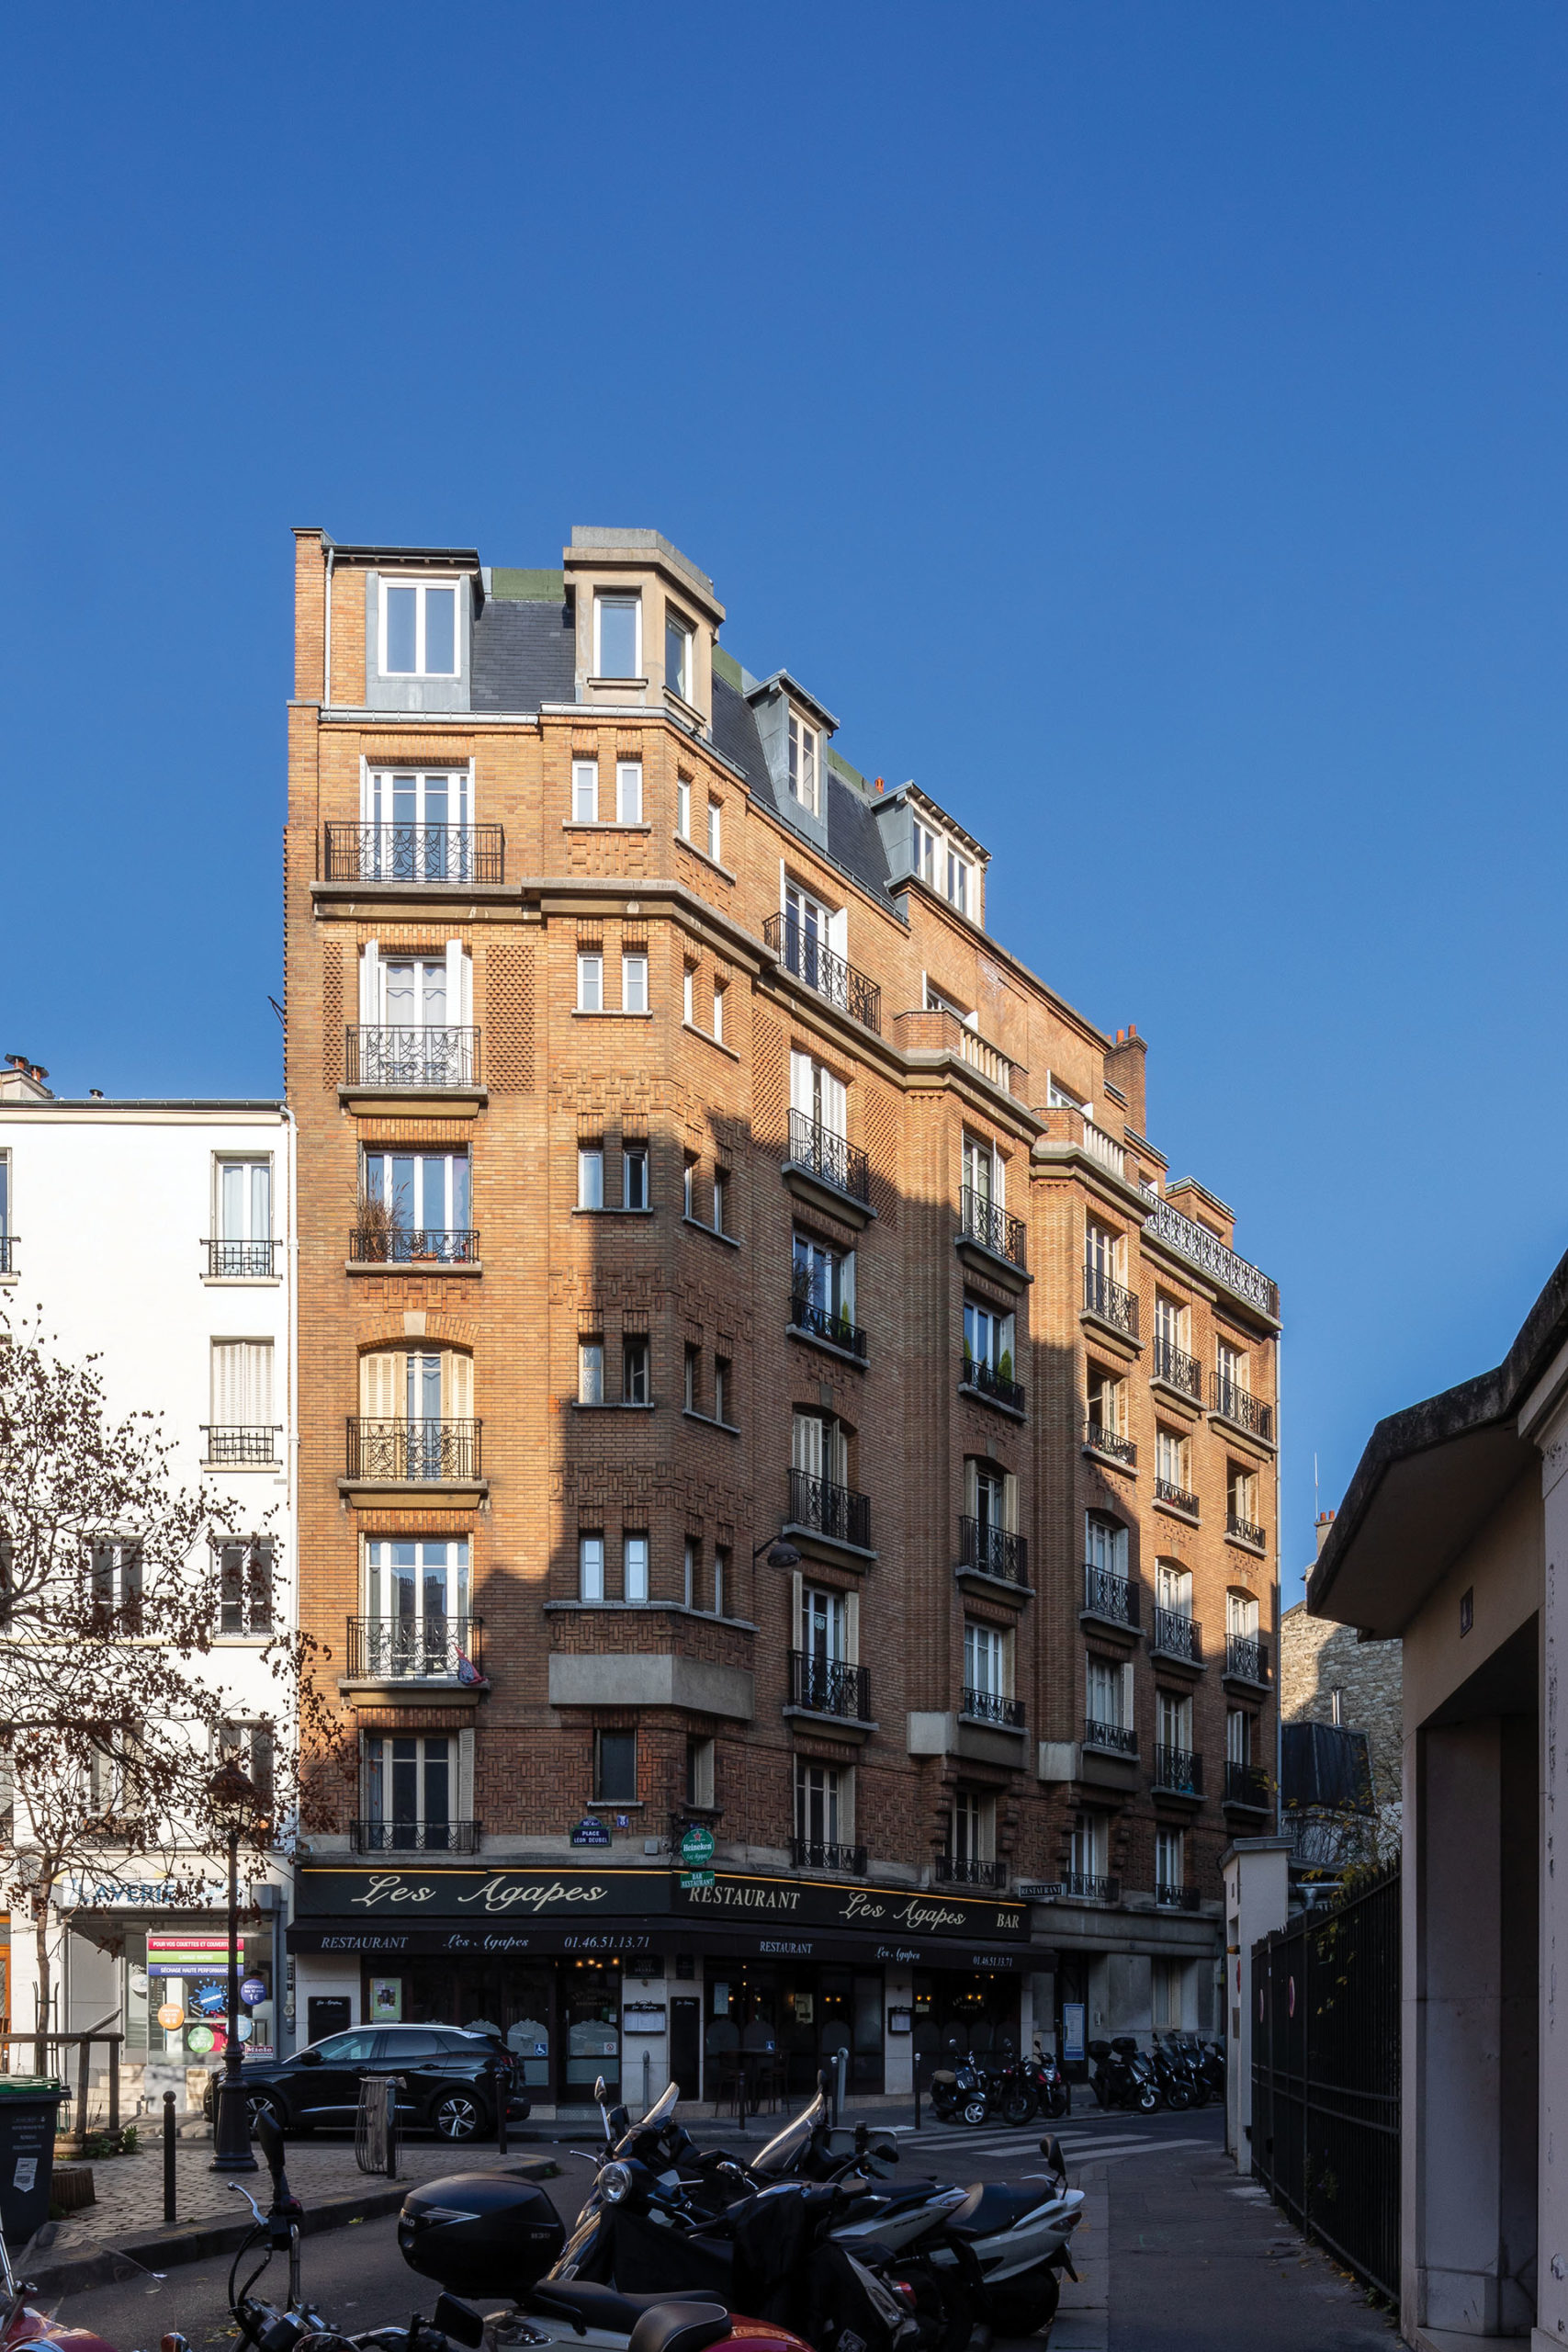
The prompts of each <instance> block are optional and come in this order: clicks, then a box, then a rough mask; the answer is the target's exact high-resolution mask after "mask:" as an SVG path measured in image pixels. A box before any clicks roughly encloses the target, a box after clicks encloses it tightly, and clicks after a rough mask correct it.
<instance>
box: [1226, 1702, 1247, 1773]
mask: <svg viewBox="0 0 1568 2352" xmlns="http://www.w3.org/2000/svg"><path fill="white" fill-rule="evenodd" d="M1251 1761H1252V1717H1251V1716H1250V1715H1249V1714H1248V1713H1247V1709H1246V1708H1245V1707H1227V1708H1226V1710H1225V1762H1226V1763H1227V1764H1250V1763H1251Z"/></svg>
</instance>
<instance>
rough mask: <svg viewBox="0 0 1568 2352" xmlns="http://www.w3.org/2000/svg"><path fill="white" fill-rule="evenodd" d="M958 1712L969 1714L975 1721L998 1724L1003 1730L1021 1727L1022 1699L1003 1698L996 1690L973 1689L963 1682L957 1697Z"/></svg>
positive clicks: (1015, 1729) (1016, 1729)
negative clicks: (962, 1687) (961, 1689)
mask: <svg viewBox="0 0 1568 2352" xmlns="http://www.w3.org/2000/svg"><path fill="white" fill-rule="evenodd" d="M958 1712H959V1713H960V1714H961V1715H969V1716H972V1717H973V1718H974V1720H975V1721H976V1723H981V1724H999V1725H1000V1726H1001V1728H1002V1729H1003V1730H1004V1731H1021V1730H1022V1729H1023V1701H1022V1700H1021V1699H1004V1698H1003V1697H1002V1696H1001V1693H1000V1692H999V1691H975V1690H972V1689H971V1688H970V1686H969V1685H968V1683H965V1684H964V1689H963V1691H962V1692H961V1694H960V1697H959V1704H958Z"/></svg>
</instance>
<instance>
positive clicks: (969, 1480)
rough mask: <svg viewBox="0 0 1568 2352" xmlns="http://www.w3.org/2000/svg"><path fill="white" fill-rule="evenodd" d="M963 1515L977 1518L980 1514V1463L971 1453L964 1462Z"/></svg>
mask: <svg viewBox="0 0 1568 2352" xmlns="http://www.w3.org/2000/svg"><path fill="white" fill-rule="evenodd" d="M979 1516H980V1465H979V1464H978V1463H977V1462H976V1459H975V1457H974V1455H973V1454H970V1455H969V1456H968V1458H967V1459H966V1460H965V1462H964V1518H965V1519H978V1518H979Z"/></svg>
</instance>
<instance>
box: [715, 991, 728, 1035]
mask: <svg viewBox="0 0 1568 2352" xmlns="http://www.w3.org/2000/svg"><path fill="white" fill-rule="evenodd" d="M728 993H729V991H728V989H727V988H726V987H725V984H724V982H723V981H722V980H715V982H714V984H713V1035H714V1043H715V1044H716V1045H718V1046H722V1045H723V1043H724V1000H725V998H726V997H727V996H728Z"/></svg>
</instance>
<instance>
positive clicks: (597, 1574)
mask: <svg viewBox="0 0 1568 2352" xmlns="http://www.w3.org/2000/svg"><path fill="white" fill-rule="evenodd" d="M577 1597H578V1599H579V1600H591V1601H592V1600H604V1537H603V1536H602V1535H580V1536H579V1537H578V1539H577Z"/></svg>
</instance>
